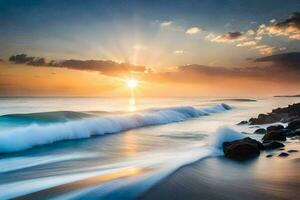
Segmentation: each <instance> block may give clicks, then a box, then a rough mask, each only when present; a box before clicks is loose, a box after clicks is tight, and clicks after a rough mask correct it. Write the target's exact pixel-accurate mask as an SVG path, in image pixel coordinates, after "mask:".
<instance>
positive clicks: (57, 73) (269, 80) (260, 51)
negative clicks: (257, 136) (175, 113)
mask: <svg viewBox="0 0 300 200" xmlns="http://www.w3.org/2000/svg"><path fill="white" fill-rule="evenodd" d="M128 79H137V80H138V82H139V84H138V88H136V95H139V96H222V97H223V96H224V97H225V96H270V95H278V94H297V93H300V87H299V86H300V1H299V0H285V1H282V0H264V1H261V0H243V1H238V0H198V1H196V0H172V1H171V0H170V1H168V0H135V1H134V0H114V1H111V0H72V1H71V0H0V96H126V95H128V93H129V91H128V88H127V87H126V80H128Z"/></svg>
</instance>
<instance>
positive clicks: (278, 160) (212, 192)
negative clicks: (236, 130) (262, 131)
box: [140, 140, 300, 200]
mask: <svg viewBox="0 0 300 200" xmlns="http://www.w3.org/2000/svg"><path fill="white" fill-rule="evenodd" d="M299 144H300V143H299V140H298V141H296V142H295V141H293V143H292V144H288V145H287V146H286V147H285V150H273V151H266V152H262V153H261V155H260V156H259V157H258V158H256V159H253V160H250V161H245V162H237V161H232V160H229V159H227V158H225V157H223V156H222V157H211V158H207V159H204V160H201V161H199V162H197V163H194V164H192V165H189V166H186V167H183V168H181V169H180V170H178V171H177V172H175V173H174V174H172V175H171V176H170V177H169V178H167V179H165V180H163V181H161V182H160V183H159V184H157V185H155V186H154V187H153V188H152V189H150V190H149V191H148V192H146V193H144V195H143V196H141V198H140V199H143V200H150V199H151V200H153V199H172V200H174V199H189V200H190V199H228V200H235V199H237V200H241V199H243V200H245V199H246V200H247V199H255V200H260V199H261V200H274V199H275V200H276V199H299V195H300V171H299V170H300V147H299ZM290 149H296V150H298V152H295V153H290V155H289V156H288V157H285V158H282V157H278V154H279V153H281V152H283V151H287V150H290ZM270 153H273V154H274V155H273V157H271V158H267V157H266V155H268V154H270Z"/></svg>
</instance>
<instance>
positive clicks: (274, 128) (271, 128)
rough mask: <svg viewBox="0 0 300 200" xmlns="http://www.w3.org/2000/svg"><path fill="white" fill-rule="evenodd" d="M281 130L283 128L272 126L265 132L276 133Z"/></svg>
mask: <svg viewBox="0 0 300 200" xmlns="http://www.w3.org/2000/svg"><path fill="white" fill-rule="evenodd" d="M281 129H284V127H283V126H282V125H272V126H269V127H268V128H267V132H271V131H278V130H281Z"/></svg>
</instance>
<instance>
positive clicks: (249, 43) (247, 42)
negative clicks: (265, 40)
mask: <svg viewBox="0 0 300 200" xmlns="http://www.w3.org/2000/svg"><path fill="white" fill-rule="evenodd" d="M256 44H257V42H256V41H253V40H251V41H245V42H242V43H239V44H237V45H236V46H237V47H248V46H254V45H256Z"/></svg>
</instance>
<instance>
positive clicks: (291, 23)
mask: <svg viewBox="0 0 300 200" xmlns="http://www.w3.org/2000/svg"><path fill="white" fill-rule="evenodd" d="M275 26H277V27H281V28H288V27H295V28H297V29H298V30H300V12H295V13H293V15H291V16H290V17H289V18H288V19H286V20H284V21H282V22H279V23H276V24H275Z"/></svg>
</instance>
